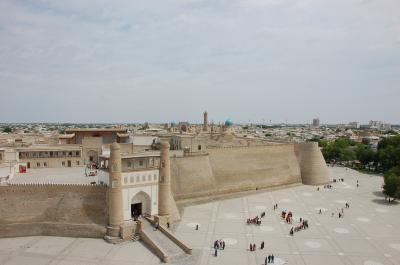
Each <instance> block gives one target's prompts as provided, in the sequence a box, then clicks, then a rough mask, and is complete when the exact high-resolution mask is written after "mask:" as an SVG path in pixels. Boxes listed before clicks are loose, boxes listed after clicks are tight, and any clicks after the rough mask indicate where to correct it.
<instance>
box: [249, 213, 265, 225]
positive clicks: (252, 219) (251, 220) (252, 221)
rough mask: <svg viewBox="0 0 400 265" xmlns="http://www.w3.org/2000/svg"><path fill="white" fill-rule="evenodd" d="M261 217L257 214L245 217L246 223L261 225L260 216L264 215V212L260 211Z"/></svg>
mask: <svg viewBox="0 0 400 265" xmlns="http://www.w3.org/2000/svg"><path fill="white" fill-rule="evenodd" d="M260 216H261V217H258V215H257V216H256V217H254V218H248V219H247V224H248V225H249V224H255V225H261V218H264V217H265V212H262V213H261V214H260Z"/></svg>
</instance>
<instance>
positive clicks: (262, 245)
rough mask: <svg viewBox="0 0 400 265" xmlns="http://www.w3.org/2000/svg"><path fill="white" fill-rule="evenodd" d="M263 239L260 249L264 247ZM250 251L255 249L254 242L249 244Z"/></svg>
mask: <svg viewBox="0 0 400 265" xmlns="http://www.w3.org/2000/svg"><path fill="white" fill-rule="evenodd" d="M264 246H265V244H264V241H262V242H261V245H260V249H264ZM250 251H256V244H254V243H253V244H250Z"/></svg>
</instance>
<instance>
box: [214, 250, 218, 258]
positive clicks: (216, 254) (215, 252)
mask: <svg viewBox="0 0 400 265" xmlns="http://www.w3.org/2000/svg"><path fill="white" fill-rule="evenodd" d="M214 256H215V257H217V256H218V250H217V249H215V251H214Z"/></svg>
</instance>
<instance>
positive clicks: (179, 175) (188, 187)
mask: <svg viewBox="0 0 400 265" xmlns="http://www.w3.org/2000/svg"><path fill="white" fill-rule="evenodd" d="M215 188H216V185H215V179H214V177H213V173H212V170H211V166H210V160H209V156H208V155H200V156H190V157H171V189H172V193H173V194H174V197H175V199H177V200H179V199H181V198H186V197H187V196H188V195H190V197H192V196H193V197H195V196H198V195H201V194H202V193H203V192H206V191H212V190H215ZM196 194H197V195H196Z"/></svg>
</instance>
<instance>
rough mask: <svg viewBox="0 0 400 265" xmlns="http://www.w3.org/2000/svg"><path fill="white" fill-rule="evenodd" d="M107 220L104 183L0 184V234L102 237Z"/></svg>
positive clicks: (6, 235) (10, 235)
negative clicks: (98, 184)
mask: <svg viewBox="0 0 400 265" xmlns="http://www.w3.org/2000/svg"><path fill="white" fill-rule="evenodd" d="M107 220H108V213H107V188H106V187H104V186H90V185H52V184H50V185H48V184H27V185H10V186H0V237H15V236H28V235H57V236H76V237H102V236H103V235H104V234H105V230H106V229H105V227H106V225H107Z"/></svg>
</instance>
